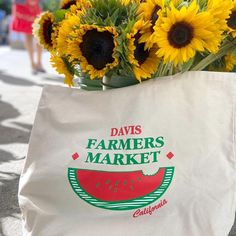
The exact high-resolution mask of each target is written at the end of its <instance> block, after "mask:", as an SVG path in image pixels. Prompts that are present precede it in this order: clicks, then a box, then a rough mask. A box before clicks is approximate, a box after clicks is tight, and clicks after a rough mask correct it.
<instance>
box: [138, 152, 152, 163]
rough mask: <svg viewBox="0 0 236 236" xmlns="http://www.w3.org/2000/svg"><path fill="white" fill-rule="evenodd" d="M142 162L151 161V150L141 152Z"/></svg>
mask: <svg viewBox="0 0 236 236" xmlns="http://www.w3.org/2000/svg"><path fill="white" fill-rule="evenodd" d="M140 155H141V164H147V163H150V160H149V155H150V154H149V152H144V153H141V154H140Z"/></svg>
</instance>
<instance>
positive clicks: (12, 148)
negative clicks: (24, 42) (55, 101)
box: [0, 47, 236, 236]
mask: <svg viewBox="0 0 236 236" xmlns="http://www.w3.org/2000/svg"><path fill="white" fill-rule="evenodd" d="M0 58H1V59H0V236H21V235H22V234H21V221H20V210H19V207H18V200H17V190H18V181H19V176H20V173H21V169H22V167H23V162H24V159H25V156H26V153H27V148H28V141H29V136H30V132H31V129H32V125H33V122H34V116H35V112H36V109H37V105H38V101H39V98H40V95H41V91H42V88H43V86H44V85H45V84H60V85H63V78H62V77H59V76H58V75H57V74H56V73H55V72H54V70H53V69H52V68H51V66H50V63H49V54H48V53H44V55H43V61H44V66H45V68H46V70H47V73H46V74H41V75H36V76H35V75H32V74H31V70H30V67H29V61H28V57H27V54H26V52H25V51H17V50H11V49H10V48H9V47H0ZM43 236H44V235H43ZM45 236H50V235H45ZM144 236H145V235H144ZM160 236H161V235H160ZM173 236H174V235H173ZM190 236H191V235H190ZM199 236H200V235H199ZM201 236H208V235H201ZM222 236H225V235H222ZM230 236H236V227H234V229H233V230H232V232H231V233H230Z"/></svg>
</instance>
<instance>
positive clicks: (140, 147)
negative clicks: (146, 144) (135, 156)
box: [133, 138, 143, 150]
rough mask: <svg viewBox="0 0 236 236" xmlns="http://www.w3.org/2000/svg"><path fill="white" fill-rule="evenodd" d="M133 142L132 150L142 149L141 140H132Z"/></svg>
mask: <svg viewBox="0 0 236 236" xmlns="http://www.w3.org/2000/svg"><path fill="white" fill-rule="evenodd" d="M133 141H134V150H135V149H143V145H142V141H143V139H142V138H134V139H133Z"/></svg>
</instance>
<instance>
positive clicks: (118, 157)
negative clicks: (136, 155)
mask: <svg viewBox="0 0 236 236" xmlns="http://www.w3.org/2000/svg"><path fill="white" fill-rule="evenodd" d="M123 158H124V155H123V154H116V153H115V154H114V163H113V164H114V165H124V162H123Z"/></svg>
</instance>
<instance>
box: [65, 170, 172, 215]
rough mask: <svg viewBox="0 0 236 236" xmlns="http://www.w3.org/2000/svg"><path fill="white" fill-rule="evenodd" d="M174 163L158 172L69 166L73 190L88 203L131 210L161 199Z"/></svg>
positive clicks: (168, 183) (170, 179) (169, 180)
mask: <svg viewBox="0 0 236 236" xmlns="http://www.w3.org/2000/svg"><path fill="white" fill-rule="evenodd" d="M173 175H174V167H165V168H160V169H159V170H158V172H157V173H156V174H155V175H151V176H150V175H143V172H142V171H141V170H140V171H132V172H108V171H97V170H85V169H76V168H69V169H68V178H69V181H70V184H71V187H72V188H73V190H74V192H75V193H76V194H77V195H78V196H79V197H80V198H81V199H83V200H84V201H86V202H87V203H89V204H91V205H93V206H96V207H100V208H104V209H110V210H132V209H136V208H141V207H144V206H146V205H148V204H151V203H152V202H154V201H156V200H157V199H159V198H160V197H161V196H162V195H163V194H164V193H165V191H166V190H167V189H168V187H169V185H170V183H171V181H172V178H173Z"/></svg>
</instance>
